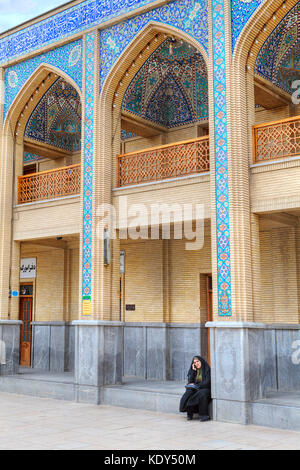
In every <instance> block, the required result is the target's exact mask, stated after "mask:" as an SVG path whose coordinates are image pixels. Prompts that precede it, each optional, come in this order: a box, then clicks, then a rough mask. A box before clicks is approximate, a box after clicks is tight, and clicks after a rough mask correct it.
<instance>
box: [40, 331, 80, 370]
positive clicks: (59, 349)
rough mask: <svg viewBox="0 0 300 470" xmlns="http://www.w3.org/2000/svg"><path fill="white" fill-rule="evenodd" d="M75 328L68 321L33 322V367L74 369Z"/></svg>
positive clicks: (41, 368)
mask: <svg viewBox="0 0 300 470" xmlns="http://www.w3.org/2000/svg"><path fill="white" fill-rule="evenodd" d="M74 356H75V329H74V327H73V326H72V325H71V324H70V323H66V322H33V323H32V361H31V363H32V367H33V368H34V369H39V370H49V371H51V372H72V371H74Z"/></svg>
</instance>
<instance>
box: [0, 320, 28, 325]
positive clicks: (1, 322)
mask: <svg viewBox="0 0 300 470" xmlns="http://www.w3.org/2000/svg"><path fill="white" fill-rule="evenodd" d="M22 324H23V322H22V321H21V320H0V326H1V325H22Z"/></svg>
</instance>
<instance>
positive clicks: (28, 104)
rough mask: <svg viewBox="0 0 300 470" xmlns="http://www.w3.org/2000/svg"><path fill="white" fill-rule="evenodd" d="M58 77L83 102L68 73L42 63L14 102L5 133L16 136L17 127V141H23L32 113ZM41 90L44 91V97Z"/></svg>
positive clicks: (78, 89) (77, 87) (6, 119)
mask: <svg viewBox="0 0 300 470" xmlns="http://www.w3.org/2000/svg"><path fill="white" fill-rule="evenodd" d="M58 77H62V78H63V79H64V80H65V81H66V82H68V83H69V84H70V85H72V86H73V87H74V89H75V90H76V91H77V93H78V95H79V97H80V99H81V100H82V93H81V90H80V88H79V86H78V85H77V83H76V82H75V81H74V80H73V79H72V78H71V77H70V76H69V75H68V74H67V73H65V72H63V71H62V70H60V69H59V68H57V67H54V66H53V65H49V64H47V63H42V64H40V65H39V66H38V67H37V68H36V70H35V71H34V72H33V73H32V74H31V75H30V77H29V78H28V79H27V80H26V82H25V84H24V85H23V86H22V88H21V89H20V90H19V92H18V94H17V96H16V97H15V99H14V100H13V102H12V104H11V106H10V108H9V110H8V113H7V115H6V116H5V120H4V132H5V133H9V134H11V135H12V136H14V135H15V130H16V127H18V129H17V136H16V137H17V141H21V140H22V139H23V136H24V131H25V127H26V124H27V121H28V119H29V117H30V115H31V113H32V112H33V110H34V109H35V107H36V106H37V104H38V103H39V101H40V100H41V97H42V96H43V95H44V94H45V93H46V92H47V91H48V90H49V88H50V87H51V86H52V85H53V83H54V82H55V81H56V80H57V78H58ZM40 90H42V95H41V93H40Z"/></svg>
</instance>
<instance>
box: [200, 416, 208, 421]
mask: <svg viewBox="0 0 300 470" xmlns="http://www.w3.org/2000/svg"><path fill="white" fill-rule="evenodd" d="M209 420H210V417H209V416H200V421H201V423H203V422H204V421H209Z"/></svg>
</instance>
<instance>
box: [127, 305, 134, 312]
mask: <svg viewBox="0 0 300 470" xmlns="http://www.w3.org/2000/svg"><path fill="white" fill-rule="evenodd" d="M126 311H127V312H135V305H126Z"/></svg>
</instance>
